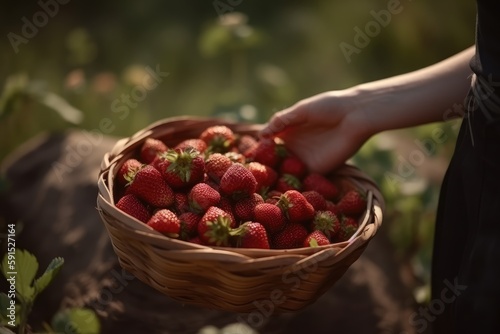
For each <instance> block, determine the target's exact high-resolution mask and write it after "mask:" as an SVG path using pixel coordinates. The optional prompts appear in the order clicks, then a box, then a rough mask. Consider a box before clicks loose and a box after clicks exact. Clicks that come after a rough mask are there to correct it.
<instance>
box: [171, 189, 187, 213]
mask: <svg viewBox="0 0 500 334" xmlns="http://www.w3.org/2000/svg"><path fill="white" fill-rule="evenodd" d="M174 208H175V211H176V212H177V213H179V214H180V213H184V212H187V211H189V200H188V197H187V195H186V194H184V193H175V194H174Z"/></svg>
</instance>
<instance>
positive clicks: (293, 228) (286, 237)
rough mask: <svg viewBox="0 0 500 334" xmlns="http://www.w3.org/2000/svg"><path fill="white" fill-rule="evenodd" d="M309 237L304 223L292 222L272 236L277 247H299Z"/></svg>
mask: <svg viewBox="0 0 500 334" xmlns="http://www.w3.org/2000/svg"><path fill="white" fill-rule="evenodd" d="M306 238H307V229H306V228H305V227H304V225H302V224H298V223H291V224H287V225H285V228H284V229H283V230H282V231H280V232H278V233H277V234H275V235H274V236H273V237H272V246H273V248H277V249H289V248H299V247H302V245H303V244H304V240H305V239H306Z"/></svg>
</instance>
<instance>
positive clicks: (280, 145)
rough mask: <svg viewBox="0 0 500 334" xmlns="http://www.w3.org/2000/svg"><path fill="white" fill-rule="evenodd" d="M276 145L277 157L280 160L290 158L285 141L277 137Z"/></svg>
mask: <svg viewBox="0 0 500 334" xmlns="http://www.w3.org/2000/svg"><path fill="white" fill-rule="evenodd" d="M274 143H275V144H276V147H275V148H274V150H275V152H276V155H277V156H278V157H280V158H286V157H287V156H288V150H287V149H286V146H285V142H284V141H283V139H281V138H278V137H275V138H274Z"/></svg>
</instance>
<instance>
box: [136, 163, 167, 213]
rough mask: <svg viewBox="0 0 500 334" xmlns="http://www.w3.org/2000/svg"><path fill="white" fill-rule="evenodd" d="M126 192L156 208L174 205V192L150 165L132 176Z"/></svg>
mask: <svg viewBox="0 0 500 334" xmlns="http://www.w3.org/2000/svg"><path fill="white" fill-rule="evenodd" d="M127 190H128V191H129V193H131V194H134V195H136V196H137V197H139V198H140V199H142V200H143V201H145V202H147V203H148V204H151V205H152V206H155V207H157V208H166V207H168V206H170V205H172V204H174V192H173V191H172V189H171V188H170V187H169V186H168V185H167V184H166V183H165V181H164V180H163V178H162V177H161V174H160V172H159V171H158V170H156V168H154V167H153V166H151V165H146V166H144V167H143V168H141V169H140V170H139V171H138V172H137V173H136V174H135V175H134V177H133V180H132V182H131V183H130V185H129V187H128V189H127Z"/></svg>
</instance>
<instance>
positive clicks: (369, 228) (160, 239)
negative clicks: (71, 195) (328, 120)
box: [97, 116, 384, 261]
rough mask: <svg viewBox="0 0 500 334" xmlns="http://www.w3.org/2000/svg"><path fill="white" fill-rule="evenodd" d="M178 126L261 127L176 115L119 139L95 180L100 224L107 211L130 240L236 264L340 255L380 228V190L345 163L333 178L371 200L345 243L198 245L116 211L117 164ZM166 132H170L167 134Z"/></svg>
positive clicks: (253, 129)
mask: <svg viewBox="0 0 500 334" xmlns="http://www.w3.org/2000/svg"><path fill="white" fill-rule="evenodd" d="M180 124H182V125H183V126H184V127H189V126H190V125H196V126H200V127H208V126H209V125H213V124H223V125H227V126H229V127H236V128H237V129H238V132H240V133H241V132H244V133H254V132H256V131H258V130H259V129H260V128H261V127H262V125H260V124H253V123H238V122H233V121H228V120H225V119H218V118H209V117H199V116H178V117H170V118H165V119H162V120H159V121H156V122H154V123H152V124H151V125H149V126H147V127H146V128H144V129H142V130H140V131H138V132H136V133H135V134H133V135H132V136H130V137H128V138H123V139H120V140H118V141H117V143H116V144H115V146H114V147H113V148H112V149H111V151H110V152H108V153H106V154H105V156H104V157H103V160H102V163H101V171H100V174H99V180H98V198H97V207H98V210H99V212H100V213H101V217H102V219H103V221H105V222H106V223H109V221H108V220H109V217H107V216H106V215H103V212H106V213H107V214H108V215H111V216H112V217H114V219H115V220H116V221H117V222H119V223H120V224H121V225H120V226H121V228H123V229H129V231H128V232H130V235H131V236H132V237H134V238H138V239H141V240H143V241H145V242H147V243H148V244H150V245H152V246H156V247H162V245H163V246H166V244H168V246H169V247H173V248H174V249H185V250H193V251H200V250H204V251H208V252H214V253H218V254H220V255H221V256H222V257H225V256H226V255H227V254H226V253H227V252H230V253H231V254H234V260H236V261H237V259H238V258H240V257H241V256H244V257H246V258H247V260H248V259H251V258H262V257H267V258H269V257H273V256H281V255H299V256H302V257H303V256H312V255H314V254H316V253H319V252H322V251H324V250H327V249H338V250H339V252H343V251H346V249H349V248H351V247H352V246H354V244H358V243H364V242H366V241H368V240H369V239H371V238H372V237H373V236H374V235H375V233H376V232H377V230H378V228H379V227H380V225H381V222H382V217H383V211H384V200H383V197H382V195H381V193H380V191H379V190H378V187H377V185H376V183H375V182H374V181H373V180H372V179H371V178H369V177H368V176H367V175H366V174H364V173H362V172H361V171H360V170H359V169H357V168H356V167H355V166H352V165H349V164H344V165H343V166H341V167H340V168H338V169H337V170H335V171H334V173H335V175H337V176H349V177H352V178H354V180H356V178H358V179H361V180H362V181H363V182H365V184H364V185H365V187H366V185H368V188H369V189H367V190H368V193H369V199H370V200H369V202H368V203H367V210H366V211H365V214H364V217H363V224H360V227H359V228H358V230H357V231H356V233H355V234H354V235H353V236H352V237H351V238H350V239H349V240H348V241H344V242H340V243H333V244H330V245H326V246H320V247H314V248H312V247H301V248H294V249H285V250H283V249H269V250H262V249H254V248H231V247H215V246H206V245H198V244H194V243H190V242H187V241H183V240H179V239H172V238H169V237H167V236H165V235H163V234H161V233H159V232H157V231H155V230H153V229H152V228H150V227H149V226H147V225H146V224H144V223H142V222H140V221H139V220H137V219H136V218H134V217H132V216H129V215H128V214H126V213H124V212H123V211H121V210H119V209H118V208H116V206H115V201H114V198H113V197H114V194H113V188H114V186H113V180H114V175H115V174H116V172H117V169H118V168H119V164H120V162H123V161H124V160H126V158H127V157H130V156H131V155H132V153H133V148H135V147H137V146H139V145H140V144H141V143H142V141H144V140H145V138H147V137H153V138H162V137H164V136H166V135H168V134H169V133H175V132H176V131H177V130H178V128H179V126H178V125H180ZM165 129H166V130H165ZM169 129H172V130H170V131H169Z"/></svg>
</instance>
